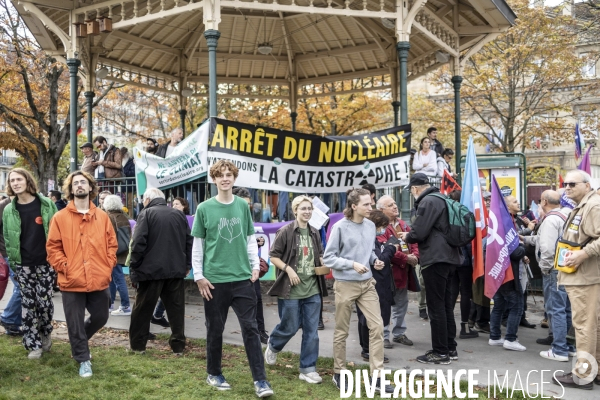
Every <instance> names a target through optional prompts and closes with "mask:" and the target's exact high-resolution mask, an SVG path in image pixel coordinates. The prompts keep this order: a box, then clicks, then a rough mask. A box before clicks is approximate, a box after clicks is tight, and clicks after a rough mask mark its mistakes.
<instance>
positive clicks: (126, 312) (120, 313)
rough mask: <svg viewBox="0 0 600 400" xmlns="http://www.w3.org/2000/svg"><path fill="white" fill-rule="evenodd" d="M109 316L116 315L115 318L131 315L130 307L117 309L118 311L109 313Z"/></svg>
mask: <svg viewBox="0 0 600 400" xmlns="http://www.w3.org/2000/svg"><path fill="white" fill-rule="evenodd" d="M110 315H116V316H127V315H131V307H127V308H122V307H119V309H118V310H115V311H113V312H111V313H110Z"/></svg>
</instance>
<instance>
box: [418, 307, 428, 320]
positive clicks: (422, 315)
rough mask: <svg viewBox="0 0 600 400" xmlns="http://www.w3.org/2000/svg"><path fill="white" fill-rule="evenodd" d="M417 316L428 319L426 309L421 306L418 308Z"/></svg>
mask: <svg viewBox="0 0 600 400" xmlns="http://www.w3.org/2000/svg"><path fill="white" fill-rule="evenodd" d="M419 318H421V319H429V315H427V309H426V308H423V309H421V310H419Z"/></svg>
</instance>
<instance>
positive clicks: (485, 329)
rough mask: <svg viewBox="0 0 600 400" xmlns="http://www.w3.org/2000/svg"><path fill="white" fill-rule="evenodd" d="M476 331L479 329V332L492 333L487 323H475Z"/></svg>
mask: <svg viewBox="0 0 600 400" xmlns="http://www.w3.org/2000/svg"><path fill="white" fill-rule="evenodd" d="M475 329H477V331H478V332H483V333H490V324H489V323H487V322H486V323H485V324H479V323H477V322H475Z"/></svg>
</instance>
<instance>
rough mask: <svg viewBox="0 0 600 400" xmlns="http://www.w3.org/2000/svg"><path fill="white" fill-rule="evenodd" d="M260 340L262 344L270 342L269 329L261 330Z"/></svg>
mask: <svg viewBox="0 0 600 400" xmlns="http://www.w3.org/2000/svg"><path fill="white" fill-rule="evenodd" d="M259 334H260V342H261V343H262V344H267V343H268V342H269V334H268V333H267V331H260V332H259Z"/></svg>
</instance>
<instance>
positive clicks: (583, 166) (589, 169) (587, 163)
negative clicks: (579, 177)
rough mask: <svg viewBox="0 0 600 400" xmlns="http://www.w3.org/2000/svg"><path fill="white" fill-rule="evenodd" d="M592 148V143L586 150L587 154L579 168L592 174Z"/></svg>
mask: <svg viewBox="0 0 600 400" xmlns="http://www.w3.org/2000/svg"><path fill="white" fill-rule="evenodd" d="M591 150H592V146H591V145H590V146H589V147H588V149H587V151H586V152H585V155H584V156H583V158H582V159H581V163H580V164H579V167H577V169H580V170H582V171H585V172H587V173H588V174H590V175H591V174H592V167H591V166H590V151H591Z"/></svg>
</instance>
